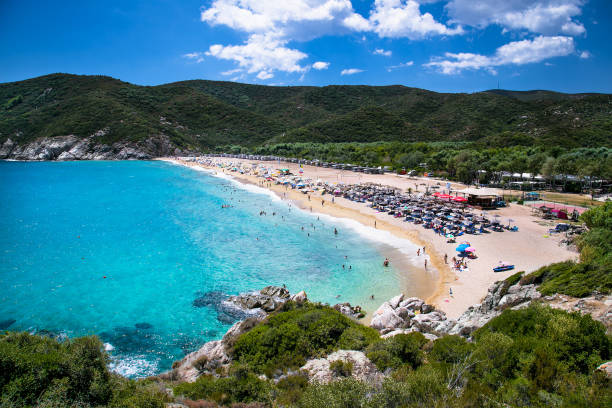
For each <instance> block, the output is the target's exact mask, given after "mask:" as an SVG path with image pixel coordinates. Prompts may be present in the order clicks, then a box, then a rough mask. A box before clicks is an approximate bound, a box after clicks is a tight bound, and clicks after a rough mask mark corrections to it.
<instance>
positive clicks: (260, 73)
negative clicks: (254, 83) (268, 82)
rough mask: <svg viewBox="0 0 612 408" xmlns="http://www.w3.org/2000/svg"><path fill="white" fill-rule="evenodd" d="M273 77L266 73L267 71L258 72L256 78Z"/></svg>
mask: <svg viewBox="0 0 612 408" xmlns="http://www.w3.org/2000/svg"><path fill="white" fill-rule="evenodd" d="M273 77H274V75H273V74H271V73H269V72H267V71H260V72H259V74H257V78H259V79H270V78H273Z"/></svg>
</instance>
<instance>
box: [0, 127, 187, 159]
mask: <svg viewBox="0 0 612 408" xmlns="http://www.w3.org/2000/svg"><path fill="white" fill-rule="evenodd" d="M104 135H105V131H104V130H100V131H98V132H96V133H95V134H93V135H91V136H89V137H86V138H80V137H77V136H74V135H67V136H55V137H42V138H38V139H36V140H33V141H31V142H29V143H26V144H18V143H17V142H15V141H13V140H12V139H11V138H8V139H6V140H5V141H4V143H3V144H2V145H1V146H0V159H11V160H34V161H42V160H58V161H63V160H146V159H151V158H153V157H160V156H170V155H188V154H189V153H190V152H189V151H187V150H182V149H180V148H178V147H176V146H175V145H174V144H173V143H172V142H171V141H170V139H169V138H168V137H167V136H165V135H158V136H151V137H149V138H148V139H146V140H144V141H140V142H132V141H121V142H116V143H112V144H105V143H102V142H101V141H100V140H99V139H100V137H102V136H104Z"/></svg>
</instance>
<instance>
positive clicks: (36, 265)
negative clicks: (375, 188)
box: [0, 162, 401, 376]
mask: <svg viewBox="0 0 612 408" xmlns="http://www.w3.org/2000/svg"><path fill="white" fill-rule="evenodd" d="M0 197H1V201H0V214H1V215H0V329H3V328H8V329H10V330H28V331H32V332H43V333H44V332H50V333H52V334H56V335H57V334H61V335H66V336H69V337H74V336H82V335H88V334H97V335H99V336H100V337H101V338H102V340H103V341H104V342H106V343H108V344H109V345H110V346H112V348H113V350H112V351H111V354H112V356H113V365H114V369H115V370H117V371H118V372H121V373H122V374H124V375H128V376H144V375H152V374H155V373H158V372H161V371H164V370H166V369H169V368H170V365H171V364H172V361H174V360H177V359H179V358H181V357H182V356H183V355H184V354H185V353H188V352H191V351H193V350H196V349H197V348H198V347H199V346H200V345H202V344H203V343H204V342H206V341H209V340H213V339H218V338H220V337H221V336H222V335H223V334H224V333H225V331H226V330H227V329H228V328H229V327H230V325H231V323H232V318H231V317H230V316H227V315H224V314H223V313H220V312H218V311H217V308H215V299H217V298H218V296H215V293H216V292H221V293H223V294H237V293H240V292H244V291H249V290H253V289H260V288H262V287H264V286H266V285H271V284H273V285H282V284H286V285H287V288H288V289H289V290H291V291H292V292H296V291H299V290H302V289H303V290H305V291H306V292H307V294H308V296H309V298H310V299H312V300H316V301H321V302H329V303H332V304H333V303H337V302H339V301H349V302H351V303H352V304H362V305H363V304H364V303H366V302H367V301H368V300H369V296H370V294H373V293H375V294H376V295H377V299H384V298H385V297H388V296H391V295H394V294H396V293H397V292H399V290H400V287H401V282H400V281H401V278H400V277H399V276H398V274H397V273H396V272H395V271H394V270H393V269H392V268H387V269H385V268H383V267H382V266H381V260H382V258H381V254H380V253H379V251H378V249H379V247H378V246H377V244H375V243H373V242H370V241H368V240H367V239H365V238H363V237H362V236H360V235H358V234H356V233H354V232H352V231H350V230H349V229H347V228H346V227H345V226H344V225H343V224H337V223H334V222H333V221H329V220H328V219H327V218H326V219H325V220H324V219H323V218H321V220H317V217H316V216H312V215H310V214H307V213H305V212H302V211H299V210H296V209H295V208H290V207H289V206H288V204H287V203H285V202H282V201H280V200H278V199H275V198H274V197H271V196H269V195H267V194H258V193H255V192H253V191H249V190H245V189H241V188H238V187H237V186H236V184H235V183H234V182H232V181H229V180H225V179H221V178H217V177H214V176H211V175H208V174H206V173H203V172H198V171H194V170H191V169H188V168H184V167H179V166H174V165H171V164H167V163H163V162H64V163H20V162H0ZM222 204H231V205H232V207H231V208H221V206H222ZM262 210H263V211H266V213H267V215H265V216H264V215H261V216H260V215H259V213H260V211H262ZM273 212H275V213H276V215H274V216H273V215H272V213H273ZM311 224H312V226H311ZM302 227H304V230H302ZM313 227H314V228H313ZM334 227H336V228H338V230H339V234H338V235H334V233H333V230H334ZM308 234H310V236H308ZM377 248H378V249H377ZM345 256H347V259H346V260H345V258H344V257H345ZM342 264H345V265H346V268H345V269H343V268H342ZM348 265H351V267H352V269H350V270H349V269H348ZM211 292H213V293H212V294H211ZM337 295H341V296H340V298H336V296H337ZM202 296H204V299H212V303H211V304H210V305H208V306H203V307H202V305H201V304H200V306H201V307H196V306H194V300H196V299H202ZM203 303H205V304H206V303H207V302H206V301H205V302H203ZM196 304H197V302H196ZM109 348H111V347H109Z"/></svg>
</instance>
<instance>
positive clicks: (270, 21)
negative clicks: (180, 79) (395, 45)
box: [201, 0, 370, 79]
mask: <svg viewBox="0 0 612 408" xmlns="http://www.w3.org/2000/svg"><path fill="white" fill-rule="evenodd" d="M201 20H202V21H204V22H206V23H208V24H210V25H213V26H214V25H225V26H227V27H230V28H232V29H235V30H239V31H243V32H245V33H247V34H249V37H248V40H247V41H246V42H245V43H243V44H241V45H220V44H216V45H213V46H211V47H210V48H209V50H208V52H207V55H211V56H214V57H216V58H221V59H226V60H233V61H235V62H237V63H238V65H239V66H240V67H242V68H244V69H246V70H247V72H248V73H259V75H261V76H262V77H266V76H268V75H272V73H273V72H274V71H284V72H301V73H304V72H306V71H307V70H308V69H309V68H310V67H303V66H301V65H300V64H299V62H300V61H301V60H302V59H304V58H306V57H307V55H306V54H304V53H303V52H301V51H299V50H297V49H291V48H288V47H287V44H288V43H289V42H290V41H308V40H311V39H313V38H316V37H320V36H323V35H327V34H334V35H338V34H343V33H348V32H351V31H367V30H370V23H369V21H368V20H366V19H365V18H364V17H363V16H361V15H359V14H357V13H355V12H354V10H353V6H352V4H351V1H350V0H285V1H277V0H214V1H213V2H212V4H211V5H210V7H208V8H207V9H205V10H203V11H202V12H201ZM317 66H319V67H323V65H321V64H318V65H317ZM313 68H315V69H324V68H316V67H314V66H313ZM260 79H262V78H261V77H260Z"/></svg>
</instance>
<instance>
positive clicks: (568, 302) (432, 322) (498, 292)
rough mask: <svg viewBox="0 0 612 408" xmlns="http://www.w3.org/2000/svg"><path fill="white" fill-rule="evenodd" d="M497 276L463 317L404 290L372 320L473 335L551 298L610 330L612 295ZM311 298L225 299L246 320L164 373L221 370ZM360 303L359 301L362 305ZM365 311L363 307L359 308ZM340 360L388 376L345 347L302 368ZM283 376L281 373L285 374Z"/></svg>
mask: <svg viewBox="0 0 612 408" xmlns="http://www.w3.org/2000/svg"><path fill="white" fill-rule="evenodd" d="M515 282H516V283H513V282H512V281H508V280H506V281H499V282H495V283H494V284H493V285H492V286H491V287H490V288H489V290H488V292H487V295H486V296H485V297H484V299H483V300H482V302H481V303H479V304H476V305H473V306H471V307H469V308H468V309H467V310H466V311H465V312H464V313H463V314H462V315H461V316H460V317H459V318H458V319H457V320H453V319H448V318H447V317H446V314H445V313H444V312H442V311H440V310H436V309H435V307H434V306H432V305H429V304H427V303H425V301H423V300H422V299H419V298H415V297H411V298H407V297H405V296H404V295H403V294H400V295H398V296H395V297H393V298H392V299H390V300H388V301H386V302H384V303H383V304H382V305H381V306H380V307H379V308H378V309H377V310H376V312H374V314H373V317H372V321H371V324H370V326H371V327H373V328H375V329H377V330H378V331H379V332H380V334H381V337H383V338H387V337H391V336H395V335H398V334H407V333H412V332H420V333H422V334H423V335H424V336H425V338H427V339H429V340H436V339H437V338H438V337H442V336H445V335H460V336H464V337H467V338H470V337H471V335H472V333H473V332H474V331H475V330H476V329H478V328H480V327H482V326H484V325H485V324H487V323H488V322H489V321H490V320H491V319H493V318H495V317H497V316H499V315H500V314H501V313H502V312H503V311H504V310H506V309H508V308H512V309H519V308H524V307H527V306H528V305H529V304H530V303H532V302H533V301H538V302H543V303H545V304H549V305H550V306H551V307H555V308H560V309H564V310H567V311H578V312H580V313H588V314H590V315H591V316H592V317H593V318H594V319H596V320H599V321H601V322H603V323H604V325H606V327H607V328H608V331H610V327H611V322H612V311H611V306H612V297H611V296H609V295H608V296H604V295H597V294H596V295H593V296H591V297H589V298H584V299H574V298H569V297H568V296H564V295H554V296H547V297H542V295H541V294H540V293H539V292H538V291H537V287H536V286H535V285H532V284H531V285H521V284H520V282H518V280H515ZM290 300H292V301H295V302H307V301H308V299H307V297H306V294H305V293H304V292H300V293H298V294H295V295H291V294H290V293H289V292H288V291H287V290H286V289H284V288H280V287H276V286H268V287H266V288H264V289H262V290H260V291H254V292H249V293H245V294H241V295H238V296H231V297H230V298H228V299H227V300H226V301H225V303H227V304H228V306H231V307H236V308H239V309H240V310H242V311H243V313H244V314H245V316H250V317H248V318H247V319H246V320H243V321H240V322H238V323H236V324H234V325H233V326H232V327H231V328H230V329H229V330H228V332H227V333H226V334H225V336H223V338H222V339H221V340H216V341H211V342H208V343H206V344H204V346H202V347H201V348H200V349H199V350H197V351H195V352H193V353H191V354H189V355H187V356H186V357H185V358H183V359H182V360H180V361H178V362H176V363H175V364H174V365H173V370H172V371H170V372H167V373H164V374H162V378H166V379H171V380H179V381H188V382H193V381H195V380H196V379H197V377H198V376H199V375H201V374H203V373H208V374H215V373H216V372H218V369H219V368H223V367H227V366H228V365H229V364H230V363H231V355H230V354H231V352H230V350H231V348H232V346H233V344H234V343H235V341H236V339H237V338H238V337H239V336H240V335H241V334H243V333H245V332H247V331H249V330H251V329H252V328H253V327H255V326H256V325H257V324H258V323H259V322H261V321H263V320H264V319H266V318H267V316H268V315H269V314H270V313H273V312H275V311H277V310H279V309H280V308H281V307H282V305H283V304H285V302H287V301H290ZM357 308H358V307H357ZM334 309H336V310H338V311H340V312H341V313H343V314H345V315H347V316H349V317H352V318H354V319H357V318H358V316H357V313H356V312H355V309H356V308H354V307H352V306H350V305H348V304H338V305H335V306H334ZM359 311H360V310H359ZM335 361H342V362H343V363H346V364H349V365H350V366H351V367H352V373H351V374H350V375H351V376H353V377H354V378H357V379H360V380H365V381H369V382H380V381H382V378H383V374H382V373H381V372H380V371H378V370H377V368H376V367H375V366H374V364H372V362H371V361H370V360H369V359H368V358H367V357H366V355H365V354H364V353H363V352H361V351H355V350H339V351H337V352H334V353H331V354H329V355H328V356H327V357H322V358H315V359H311V360H309V361H307V362H306V364H305V365H304V366H302V367H301V368H300V371H301V372H303V373H305V374H306V375H307V376H308V378H309V379H310V381H318V382H329V381H332V380H333V379H335V378H338V373H335V372H334V370H333V369H332V368H331V365H332V363H334V362H335ZM280 378H282V377H279V378H275V381H276V380H279V379H280Z"/></svg>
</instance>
